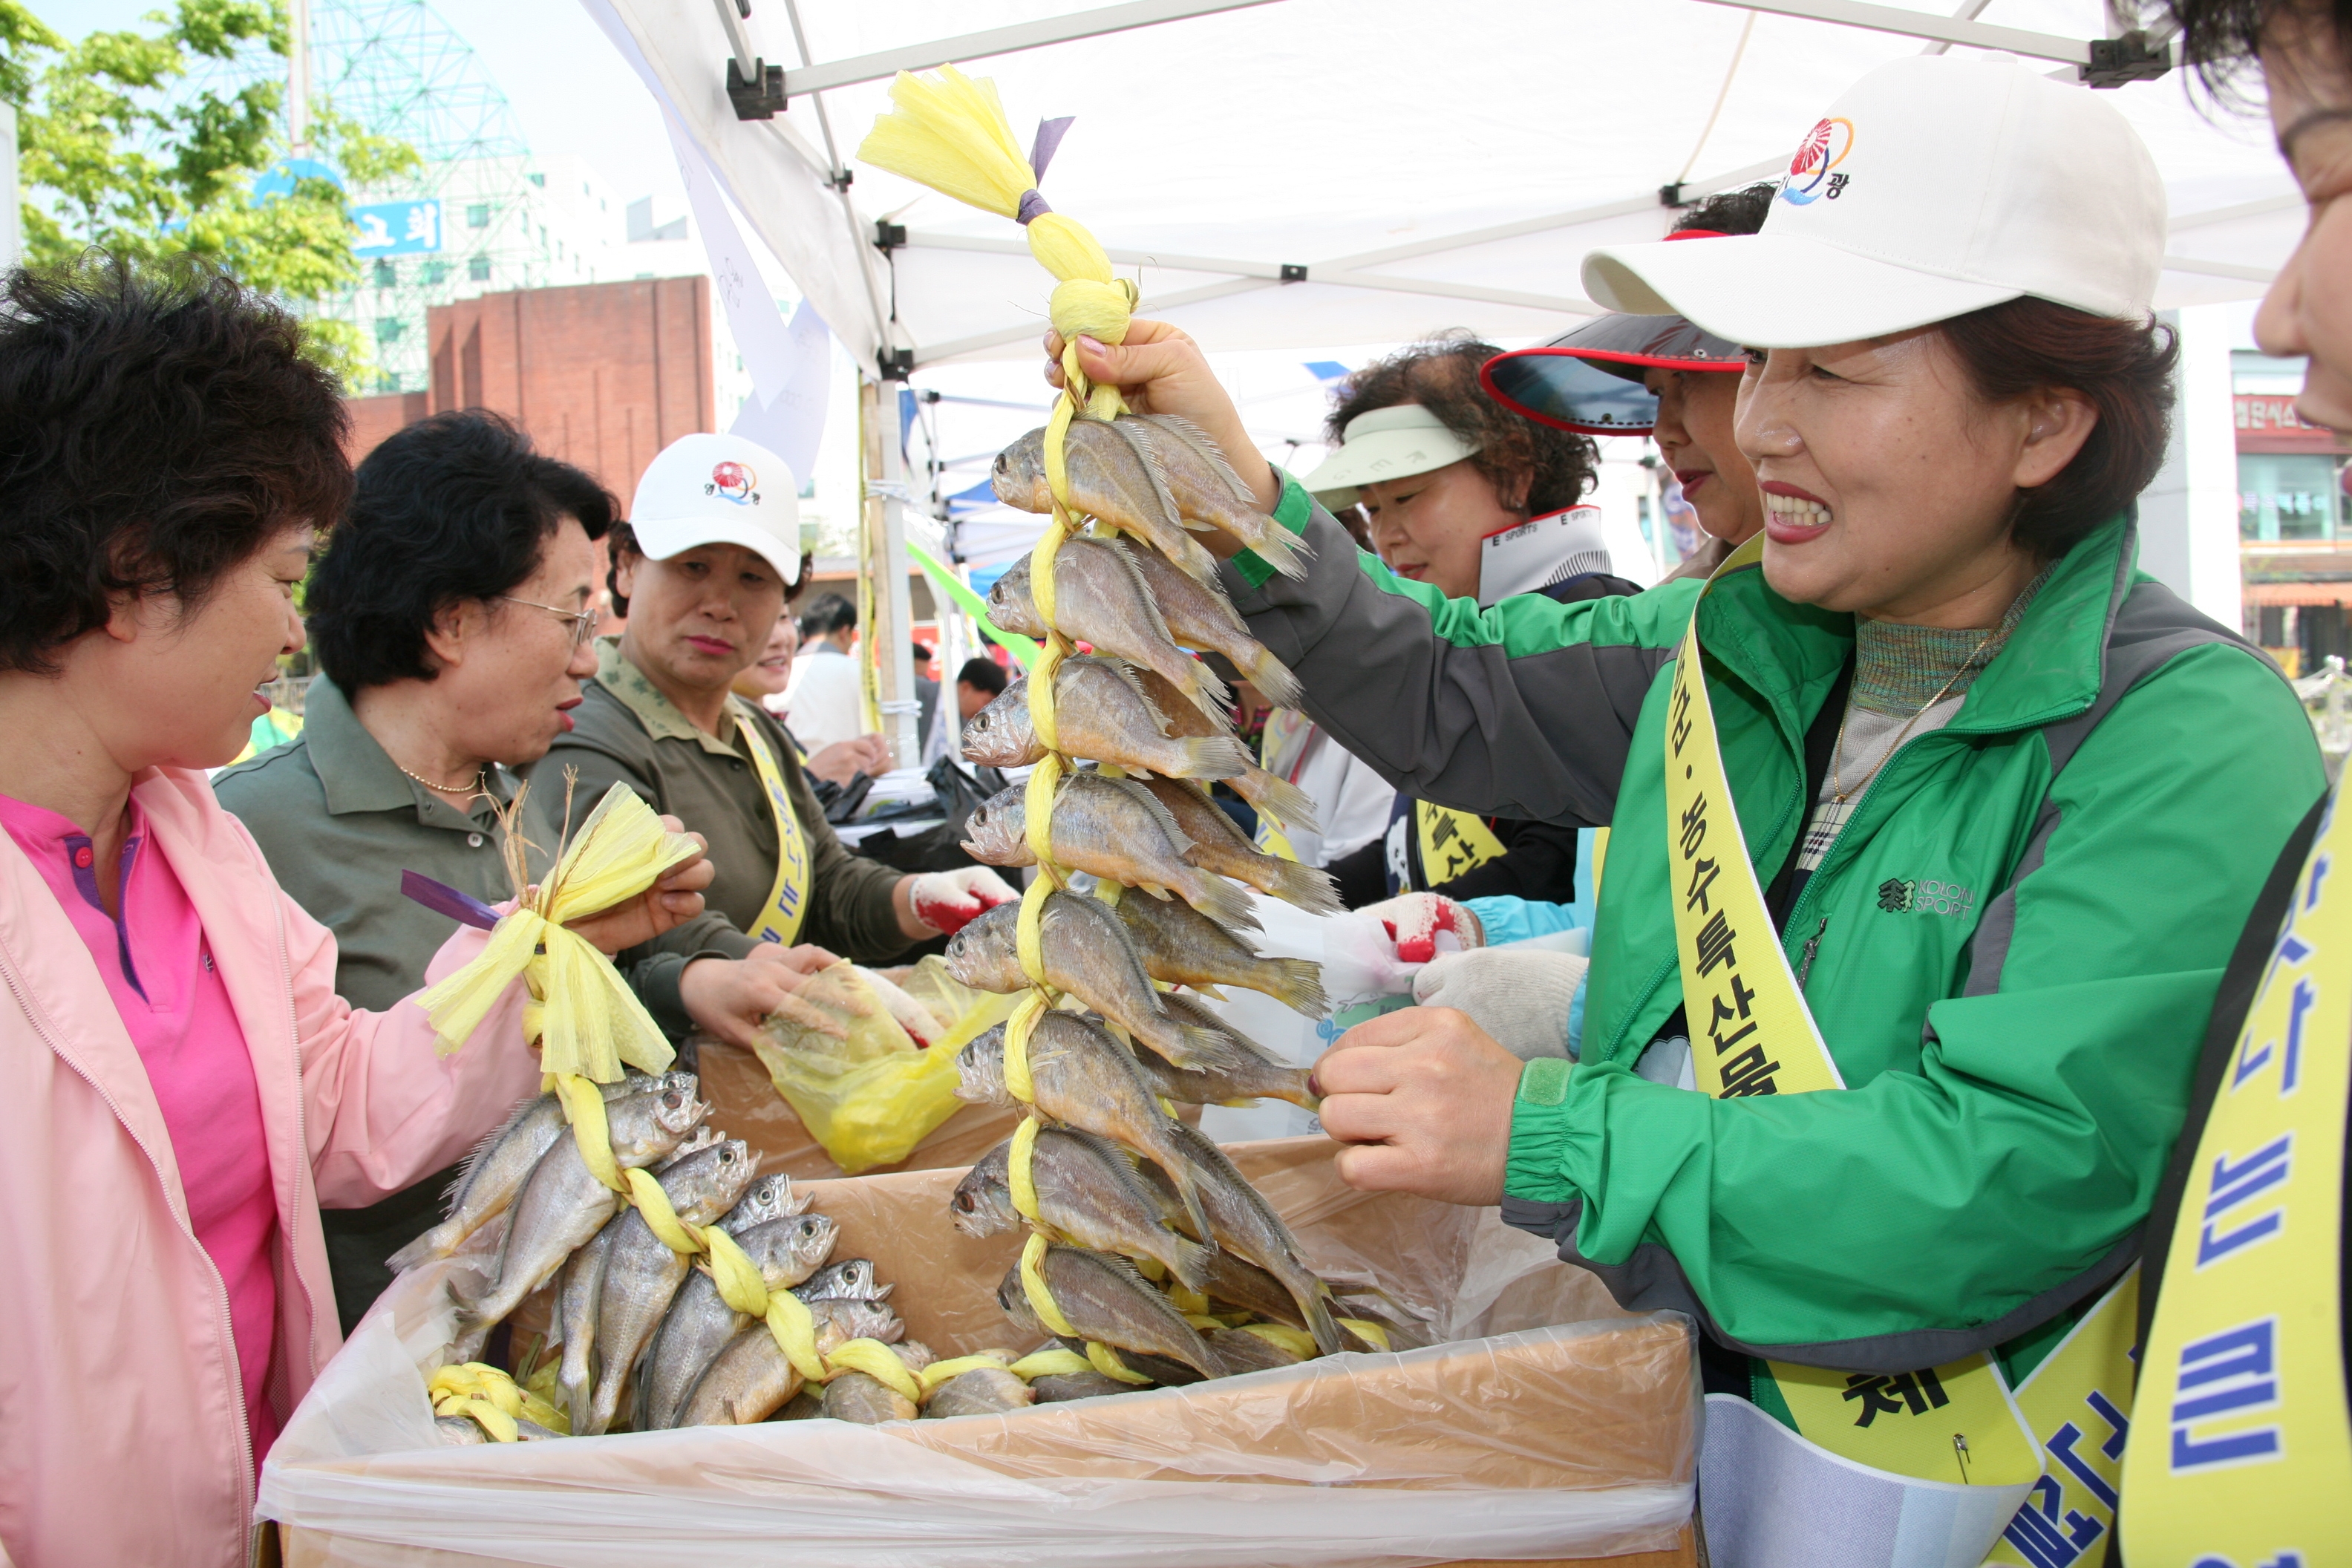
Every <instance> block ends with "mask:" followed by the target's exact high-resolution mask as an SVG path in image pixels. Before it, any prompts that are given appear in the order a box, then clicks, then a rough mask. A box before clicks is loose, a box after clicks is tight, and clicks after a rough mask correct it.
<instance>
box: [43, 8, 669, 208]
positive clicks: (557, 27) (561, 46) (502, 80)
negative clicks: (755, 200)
mask: <svg viewBox="0 0 2352 1568" xmlns="http://www.w3.org/2000/svg"><path fill="white" fill-rule="evenodd" d="M30 3H31V5H32V9H33V11H34V12H35V13H36V14H37V15H38V16H40V18H41V19H42V20H43V21H45V22H47V23H48V25H49V26H52V27H54V28H56V29H57V30H58V32H60V33H62V34H65V35H66V36H68V37H81V36H82V35H83V34H85V33H88V32H90V31H92V30H93V29H96V28H100V27H131V28H139V27H140V21H139V18H140V16H142V15H143V14H144V13H146V12H149V11H152V10H154V9H156V8H157V5H158V0H30ZM434 9H435V11H436V13H437V14H438V15H439V16H440V17H441V18H442V20H443V21H445V22H446V23H447V24H449V26H451V27H452V28H454V29H455V30H456V31H457V34H458V36H459V37H463V38H464V39H465V40H466V41H467V43H468V44H470V45H472V46H473V47H474V52H475V53H476V55H478V57H479V58H480V60H481V63H482V66H483V68H484V69H485V70H487V71H488V74H489V77H490V79H491V80H493V81H495V82H496V83H498V85H499V88H500V89H502V90H503V91H504V92H505V93H506V95H507V101H508V102H509V103H511V104H512V105H514V110H515V113H516V115H517V116H518V117H520V120H521V121H522V128H523V134H524V136H525V137H527V138H528V139H529V140H530V148H531V151H532V152H533V153H539V154H541V155H547V154H551V153H574V154H577V155H578V156H580V157H583V158H585V159H587V160H588V162H589V163H592V164H593V165H594V166H595V168H596V170H597V172H598V173H599V174H603V175H604V179H605V181H606V182H607V183H608V184H611V185H612V187H613V188H614V190H615V191H617V192H618V193H620V195H621V196H622V199H624V200H633V199H635V197H638V196H642V195H652V196H654V197H655V202H654V205H655V207H656V214H657V216H660V217H662V218H668V217H672V216H677V215H679V214H682V213H683V212H684V211H685V210H686V198H685V193H684V191H683V189H682V188H681V187H680V185H679V184H678V179H677V164H676V163H673V162H672V161H671V158H670V151H669V142H668V140H667V137H666V136H665V135H664V134H663V132H662V126H661V120H660V117H659V115H658V114H657V113H656V110H655V109H654V106H653V100H652V99H651V98H649V97H648V96H647V95H646V90H645V89H644V88H643V87H642V86H641V85H639V83H638V81H637V79H636V78H635V76H633V75H632V74H630V72H629V70H628V69H627V68H626V67H625V66H623V65H622V64H621V61H620V58H619V57H618V56H617V55H615V54H614V52H613V47H612V46H611V45H610V44H608V43H606V42H605V41H604V35H603V34H602V33H599V32H598V31H597V30H596V26H595V24H593V22H591V21H589V19H588V16H587V13H585V12H584V11H583V10H582V9H581V8H580V5H579V4H578V0H498V4H496V5H453V4H449V3H448V0H436V4H435V5H434ZM142 30H143V29H142Z"/></svg>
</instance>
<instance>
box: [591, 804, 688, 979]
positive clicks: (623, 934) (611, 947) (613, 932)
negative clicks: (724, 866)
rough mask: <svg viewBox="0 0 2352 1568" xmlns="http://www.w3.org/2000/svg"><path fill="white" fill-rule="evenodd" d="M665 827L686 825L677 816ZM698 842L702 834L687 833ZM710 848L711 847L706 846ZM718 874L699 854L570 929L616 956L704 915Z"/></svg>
mask: <svg viewBox="0 0 2352 1568" xmlns="http://www.w3.org/2000/svg"><path fill="white" fill-rule="evenodd" d="M661 824H662V827H663V828H664V829H665V830H666V831H667V832H670V833H685V832H686V825H685V824H684V823H682V822H680V821H678V819H677V817H675V816H665V817H663V818H662V819H661ZM687 837H689V838H692V839H693V840H694V841H695V843H697V844H702V843H703V838H702V835H701V834H699V833H692V834H688V835H687ZM704 847H708V846H707V845H706V846H704ZM717 874H718V873H717V871H716V870H715V869H714V868H713V867H712V866H711V864H710V862H709V860H708V859H706V858H703V857H702V856H700V855H697V856H696V857H695V858H693V859H691V860H688V861H684V862H682V863H681V864H679V865H677V866H675V867H672V868H670V870H669V872H668V874H667V875H666V876H664V877H663V878H662V879H661V880H660V881H658V882H656V883H655V884H654V885H653V886H652V887H650V888H648V889H646V890H645V891H644V892H642V893H640V894H638V895H637V896H636V897H635V898H634V899H631V900H628V901H627V902H626V903H620V904H614V906H613V907H612V908H611V909H609V910H599V911H598V912H596V913H595V914H593V915H589V916H587V917H585V918H584V919H581V920H576V921H572V922H571V925H570V927H569V929H570V930H571V931H574V932H575V933H577V934H578V935H580V936H582V937H583V938H585V939H586V940H587V941H588V942H589V943H590V944H591V945H593V947H594V948H595V949H596V951H597V952H601V953H603V954H604V956H605V957H607V958H610V957H611V956H612V955H613V954H614V953H616V952H623V951H625V949H628V948H632V947H635V946H636V945H637V944H638V943H640V942H651V941H653V939H654V938H656V937H657V936H659V935H661V934H662V933H663V932H664V931H668V930H670V929H672V928H673V927H676V926H681V925H684V924H685V923H686V922H687V921H690V920H692V919H693V918H694V917H695V916H697V915H698V914H700V913H701V912H702V889H705V888H707V887H709V886H710V879H711V878H712V877H714V876H716V875H717Z"/></svg>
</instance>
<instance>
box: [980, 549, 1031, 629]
mask: <svg viewBox="0 0 2352 1568" xmlns="http://www.w3.org/2000/svg"><path fill="white" fill-rule="evenodd" d="M1036 617H1037V611H1036V603H1035V601H1034V599H1033V598H1032V597H1031V596H1030V593H1029V557H1027V556H1026V555H1024V556H1023V557H1022V558H1021V559H1020V560H1018V561H1015V562H1014V563H1013V564H1012V565H1010V566H1008V567H1006V568H1005V569H1004V575H1003V576H1002V577H999V578H998V579H997V580H996V581H995V582H994V583H992V584H990V585H989V589H988V618H989V619H990V620H992V621H994V622H995V623H996V624H997V625H998V626H1011V623H1012V622H1013V621H1020V622H1028V621H1033V620H1034V619H1036ZM1012 629H1013V630H1016V631H1017V630H1019V629H1021V628H1020V627H1018V626H1013V627H1012Z"/></svg>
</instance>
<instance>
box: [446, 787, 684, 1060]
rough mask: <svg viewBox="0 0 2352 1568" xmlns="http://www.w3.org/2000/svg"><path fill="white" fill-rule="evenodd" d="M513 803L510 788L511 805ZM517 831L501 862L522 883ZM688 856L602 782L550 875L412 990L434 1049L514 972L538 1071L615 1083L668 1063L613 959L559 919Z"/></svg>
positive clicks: (634, 802) (631, 800)
mask: <svg viewBox="0 0 2352 1568" xmlns="http://www.w3.org/2000/svg"><path fill="white" fill-rule="evenodd" d="M525 787H526V789H527V788H528V786H525ZM522 800H523V795H521V794H518V795H516V796H515V807H516V808H520V805H521V804H522ZM515 815H516V816H520V811H519V809H518V810H517V811H516V812H515ZM515 834H516V829H515V827H514V826H512V825H511V824H509V828H508V849H509V857H508V858H509V873H510V874H512V875H515V876H516V877H517V879H518V881H520V846H519V845H518V844H517V843H516V839H515ZM698 853H700V851H699V850H698V848H697V847H696V845H695V842H694V840H693V839H692V838H690V837H687V836H686V835H685V834H682V833H671V832H668V831H667V830H666V829H664V828H663V826H662V825H661V818H660V817H658V816H656V815H655V814H654V810H653V808H652V807H651V806H649V805H646V803H645V802H644V801H642V800H640V799H638V798H637V796H636V794H635V792H634V791H632V790H631V789H630V788H629V786H628V785H626V784H614V786H613V787H612V788H611V789H608V790H606V791H605V792H604V799H602V800H600V801H598V802H597V803H596V809H595V810H593V811H592V812H590V813H589V814H588V820H587V821H585V822H583V823H582V824H581V825H580V831H579V832H578V834H576V835H575V836H573V837H572V841H571V844H570V845H569V846H568V847H566V848H565V849H564V851H563V855H562V858H561V859H560V860H559V861H558V862H557V863H556V868H555V870H554V872H553V874H552V875H551V876H550V877H549V878H548V879H547V880H546V881H545V882H544V883H542V884H541V886H540V888H539V889H538V890H537V892H536V893H534V894H532V895H531V896H530V898H528V899H526V900H524V901H523V902H521V903H520V904H519V905H518V906H517V907H516V909H515V910H514V912H513V913H512V914H509V915H508V916H506V917H505V918H504V919H502V920H500V921H499V923H498V929H497V930H495V931H492V932H491V933H490V940H489V944H488V946H487V947H485V948H483V949H482V951H481V953H480V954H479V955H478V957H476V958H475V960H474V961H473V962H472V963H468V964H467V965H466V966H465V967H464V968H463V969H460V970H459V971H457V973H455V974H452V975H450V976H449V977H448V978H447V979H446V980H444V981H442V982H441V983H440V984H438V985H436V986H434V987H433V988H432V989H431V990H429V991H426V992H425V993H424V994H422V995H420V996H418V997H417V999H416V1000H417V1002H418V1004H419V1005H421V1006H423V1007H424V1009H425V1016H427V1017H428V1018H430V1019H431V1020H432V1021H433V1027H434V1029H435V1031H436V1033H437V1034H438V1035H439V1036H440V1042H439V1044H440V1048H441V1051H442V1054H443V1055H445V1056H446V1055H447V1054H448V1053H450V1052H452V1051H455V1050H457V1048H458V1047H460V1046H463V1045H464V1044H465V1043H466V1041H467V1038H468V1037H471V1036H472V1034H473V1032H474V1031H475V1030H476V1029H478V1028H479V1027H480V1026H481V1023H482V1020H483V1019H484V1018H485V1017H488V1016H489V1011H490V1009H491V1008H492V1007H494V1006H496V1005H498V1000H499V997H500V996H502V995H504V994H506V989H507V987H508V986H509V985H511V984H514V982H515V980H516V978H517V977H518V976H520V978H521V980H522V982H523V984H525V985H526V986H527V987H529V989H530V995H531V1000H532V1002H533V1003H534V1004H536V1005H533V1006H531V1007H529V1008H527V1009H526V1010H525V1014H524V1028H525V1031H526V1033H527V1034H528V1035H529V1036H530V1038H532V1039H533V1040H536V1041H537V1042H538V1043H539V1047H540V1065H541V1068H544V1069H545V1070H546V1071H548V1072H550V1073H553V1074H557V1075H559V1076H561V1075H563V1074H567V1073H572V1074H578V1075H579V1076H581V1077H583V1078H586V1079H591V1080H592V1081H593V1082H596V1083H614V1082H616V1081H618V1080H619V1079H620V1077H621V1064H622V1063H624V1062H626V1063H627V1064H628V1065H630V1066H631V1067H634V1068H639V1069H641V1070H643V1071H646V1072H661V1071H663V1070H665V1069H666V1068H668V1066H669V1064H670V1062H671V1060H672V1058H674V1057H675V1056H676V1054H677V1053H675V1052H674V1051H672V1050H671V1049H670V1047H669V1042H668V1041H667V1040H666V1039H664V1038H663V1037H662V1032H661V1029H660V1027H659V1026H657V1025H656V1024H655V1022H654V1021H653V1018H652V1016H650V1015H649V1014H647V1013H646V1009H645V1004H643V1003H642V1002H639V1001H638V1000H637V997H636V993H635V992H633V991H631V990H630V989H629V986H628V983H627V982H626V981H625V980H623V979H622V978H621V975H620V972H619V971H618V970H616V969H614V967H613V964H612V961H611V960H610V959H608V958H606V957H605V956H604V954H603V953H601V952H597V951H596V949H595V947H594V946H593V944H591V943H590V942H588V941H587V940H586V939H584V938H583V937H580V936H578V935H575V934H574V933H573V932H572V931H569V930H567V929H566V922H568V921H576V920H583V919H585V918H586V917H588V916H590V915H593V914H597V913H600V912H602V911H603V910H609V909H611V908H613V907H614V905H615V904H620V903H625V902H626V901H627V900H631V899H634V898H635V897H636V896H637V895H638V894H640V893H642V892H644V891H645V890H646V889H648V888H650V887H652V886H653V885H654V884H655V883H656V881H658V880H660V879H661V878H662V876H663V874H664V873H665V872H667V871H668V870H669V869H670V868H673V867H675V866H677V865H678V864H680V863H681V862H684V861H687V860H690V859H692V858H694V857H695V856H696V855H697V854H698Z"/></svg>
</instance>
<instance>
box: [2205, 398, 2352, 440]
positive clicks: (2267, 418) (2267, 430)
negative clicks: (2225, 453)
mask: <svg viewBox="0 0 2352 1568" xmlns="http://www.w3.org/2000/svg"><path fill="white" fill-rule="evenodd" d="M2231 405H2232V408H2231V413H2232V415H2233V416H2235V421H2236V424H2237V427H2238V450H2239V451H2241V452H2335V451H2341V450H2343V449H2344V446H2343V440H2342V437H2338V436H2337V435H2336V432H2335V431H2333V430H2330V429H2328V428H2327V427H2326V426H2324V425H2314V424H2312V423H2311V422H2310V421H2309V420H2307V419H2305V418H2304V416H2302V415H2300V414H2298V413H2296V412H2295V407H2294V395H2293V394H2291V393H2282V392H2241V393H2237V394H2235V395H2232V396H2231Z"/></svg>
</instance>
